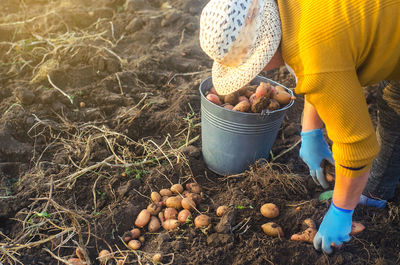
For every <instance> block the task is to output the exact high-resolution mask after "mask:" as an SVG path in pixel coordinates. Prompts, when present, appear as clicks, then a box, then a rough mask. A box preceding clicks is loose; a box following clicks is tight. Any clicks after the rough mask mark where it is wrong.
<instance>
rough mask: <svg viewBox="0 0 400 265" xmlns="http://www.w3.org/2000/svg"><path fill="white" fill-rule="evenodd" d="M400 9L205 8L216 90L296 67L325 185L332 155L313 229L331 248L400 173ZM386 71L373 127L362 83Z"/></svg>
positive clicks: (313, 169) (223, 3) (260, 4)
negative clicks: (330, 178) (328, 197)
mask: <svg viewBox="0 0 400 265" xmlns="http://www.w3.org/2000/svg"><path fill="white" fill-rule="evenodd" d="M399 13H400V0H396V1H394V0H382V1H362V0H340V1H322V0H304V1H294V0H292V1H291V0H286V1H283V0H282V1H281V0H278V1H274V0H211V1H210V2H209V3H208V4H207V5H206V6H205V8H204V10H203V12H202V15H201V18H200V44H201V47H202V49H203V50H204V51H205V52H206V53H207V54H208V55H209V56H210V57H211V58H212V59H213V60H214V64H213V69H212V77H213V84H214V87H215V88H216V90H217V92H218V93H219V94H221V95H225V94H229V93H232V92H234V91H236V90H238V89H240V88H241V87H243V86H244V85H246V84H247V83H248V82H250V81H251V80H252V79H253V78H254V77H255V76H256V75H257V74H258V73H259V72H261V71H262V70H263V69H264V70H269V69H272V68H275V67H279V66H281V65H286V66H287V67H288V69H289V70H290V71H291V72H292V73H293V74H294V75H295V76H296V80H297V86H296V89H295V92H296V93H298V94H304V95H305V104H304V113H303V115H304V116H303V121H302V132H301V137H302V145H301V149H300V157H301V158H302V159H303V161H304V162H305V163H306V164H307V165H308V167H309V168H310V175H311V176H312V178H313V179H314V180H315V181H316V182H317V183H319V184H320V185H322V186H323V187H324V188H326V187H327V186H328V185H327V183H326V180H325V179H324V176H323V173H322V169H321V166H320V164H321V162H322V160H323V159H326V160H328V161H330V162H331V163H335V175H336V180H335V188H334V193H333V197H332V202H331V206H330V208H329V210H328V212H327V214H326V215H325V217H324V219H323V221H322V223H321V225H320V227H319V230H318V233H317V235H316V236H315V238H314V247H315V248H316V249H321V248H322V250H323V251H324V252H326V253H331V252H332V248H331V244H332V243H334V244H336V245H341V244H342V243H343V242H347V241H348V240H350V236H349V233H350V230H351V223H352V215H353V212H354V208H355V207H356V206H357V204H358V203H363V204H367V205H370V206H376V207H384V206H385V203H386V200H388V199H390V198H392V197H393V195H394V190H395V188H396V185H397V183H398V181H399V177H400V86H399V83H398V82H397V81H398V80H400V30H399V29H400V20H398V19H393V18H398V17H399V15H400V14H399ZM382 80H393V81H390V82H389V81H384V82H381V84H380V88H379V89H378V92H377V94H378V96H377V102H378V109H379V112H378V117H379V122H378V128H377V132H378V133H377V134H375V130H374V127H373V124H372V121H371V118H370V117H369V113H368V108H367V104H366V101H365V98H364V93H363V89H362V87H363V86H366V85H370V84H374V83H377V82H380V81H382ZM396 80H397V81H396ZM323 126H325V127H326V130H327V133H328V137H329V138H330V139H331V140H332V142H333V145H332V152H331V151H330V150H329V147H328V145H327V143H326V141H325V139H324V137H323V135H322V128H323ZM332 154H333V156H332ZM367 181H368V183H367ZM362 193H363V194H362Z"/></svg>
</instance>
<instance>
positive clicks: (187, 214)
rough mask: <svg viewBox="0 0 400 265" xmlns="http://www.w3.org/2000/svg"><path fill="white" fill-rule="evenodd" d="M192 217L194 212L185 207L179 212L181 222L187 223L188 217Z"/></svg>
mask: <svg viewBox="0 0 400 265" xmlns="http://www.w3.org/2000/svg"><path fill="white" fill-rule="evenodd" d="M190 217H192V214H191V213H190V211H189V210H186V209H183V210H182V211H180V212H179V213H178V221H179V222H180V223H186V221H187V220H188V218H190Z"/></svg>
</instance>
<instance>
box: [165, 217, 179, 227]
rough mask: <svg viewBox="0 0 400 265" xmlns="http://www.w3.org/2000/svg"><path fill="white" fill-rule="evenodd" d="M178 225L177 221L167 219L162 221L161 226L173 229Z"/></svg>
mask: <svg viewBox="0 0 400 265" xmlns="http://www.w3.org/2000/svg"><path fill="white" fill-rule="evenodd" d="M178 226H179V221H178V220H175V219H168V220H165V221H164V222H163V223H162V227H163V228H164V229H165V230H174V229H176V228H177V227H178Z"/></svg>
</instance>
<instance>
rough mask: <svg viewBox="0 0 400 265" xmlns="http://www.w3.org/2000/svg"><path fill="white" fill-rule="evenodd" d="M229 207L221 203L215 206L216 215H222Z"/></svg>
mask: <svg viewBox="0 0 400 265" xmlns="http://www.w3.org/2000/svg"><path fill="white" fill-rule="evenodd" d="M228 210H229V208H228V206H226V205H221V206H219V207H218V208H217V216H220V217H221V216H223V215H225V214H226V213H227V212H228Z"/></svg>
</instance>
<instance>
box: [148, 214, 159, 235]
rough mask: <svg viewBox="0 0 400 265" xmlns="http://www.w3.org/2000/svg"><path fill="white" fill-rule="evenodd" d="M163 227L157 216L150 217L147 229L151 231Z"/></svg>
mask: <svg viewBox="0 0 400 265" xmlns="http://www.w3.org/2000/svg"><path fill="white" fill-rule="evenodd" d="M160 227H161V224H160V221H159V220H158V218H157V217H155V216H152V217H151V219H150V222H149V224H148V226H147V230H149V232H150V233H154V232H157V231H158V230H159V229H160Z"/></svg>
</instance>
